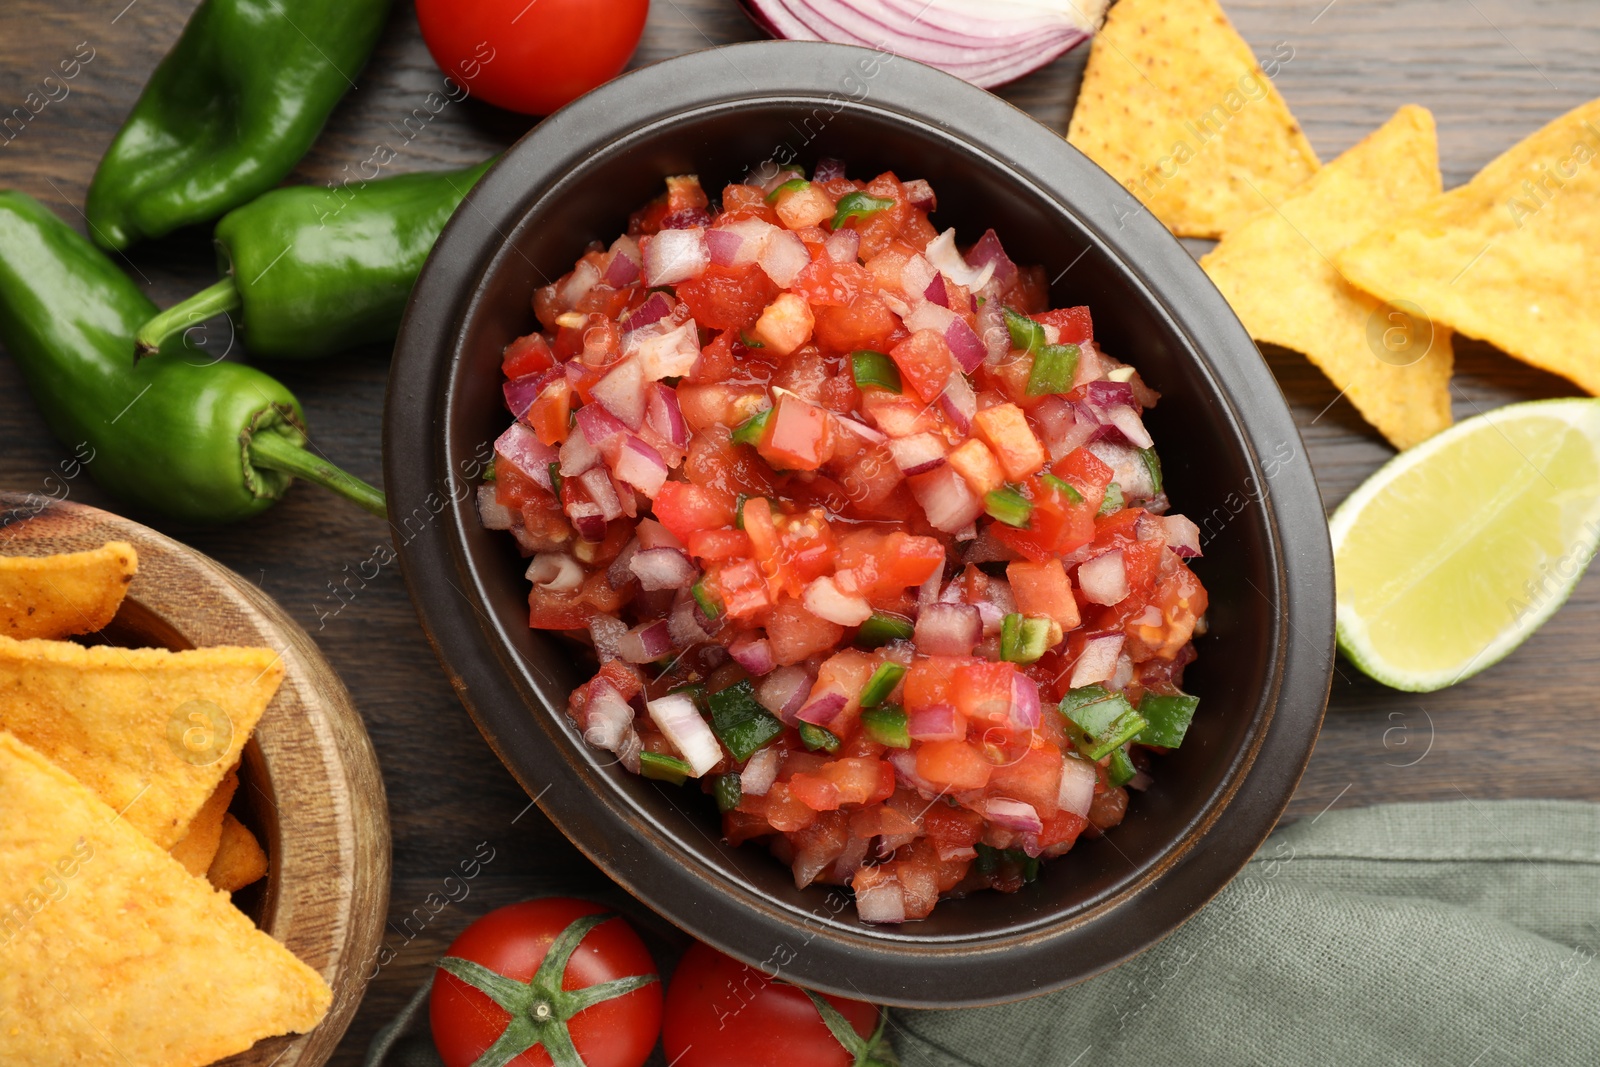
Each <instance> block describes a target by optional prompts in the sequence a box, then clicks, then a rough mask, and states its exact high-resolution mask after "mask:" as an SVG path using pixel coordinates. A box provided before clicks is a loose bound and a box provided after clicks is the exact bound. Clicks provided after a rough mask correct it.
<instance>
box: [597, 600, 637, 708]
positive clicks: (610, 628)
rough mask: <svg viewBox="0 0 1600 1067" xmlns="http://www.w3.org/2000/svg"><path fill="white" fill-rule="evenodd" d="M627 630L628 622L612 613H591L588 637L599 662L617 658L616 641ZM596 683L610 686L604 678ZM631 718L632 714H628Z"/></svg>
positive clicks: (620, 638)
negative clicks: (592, 643)
mask: <svg viewBox="0 0 1600 1067" xmlns="http://www.w3.org/2000/svg"><path fill="white" fill-rule="evenodd" d="M627 632H628V624H627V623H625V622H623V621H622V620H621V619H619V618H616V617H615V616H612V615H591V616H590V617H589V639H590V640H591V641H593V642H594V654H595V656H596V657H598V658H599V660H600V662H601V663H609V662H611V661H612V660H614V659H617V658H618V653H617V642H619V641H621V640H622V636H623V635H624V634H626V633H627ZM595 682H596V684H597V685H606V686H610V684H611V683H609V682H607V681H606V680H605V679H604V678H596V679H595ZM629 718H630V719H632V715H631V714H630V715H629Z"/></svg>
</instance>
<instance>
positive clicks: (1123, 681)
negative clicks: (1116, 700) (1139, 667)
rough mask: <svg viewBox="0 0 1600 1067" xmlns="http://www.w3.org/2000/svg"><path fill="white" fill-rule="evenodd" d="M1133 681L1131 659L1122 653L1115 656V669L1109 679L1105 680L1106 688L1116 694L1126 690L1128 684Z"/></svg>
mask: <svg viewBox="0 0 1600 1067" xmlns="http://www.w3.org/2000/svg"><path fill="white" fill-rule="evenodd" d="M1131 681H1133V659H1132V658H1131V657H1130V656H1129V655H1128V654H1127V653H1126V652H1122V653H1119V654H1118V655H1117V669H1116V670H1114V671H1112V672H1111V677H1110V678H1108V679H1106V687H1107V688H1108V689H1115V690H1117V691H1118V692H1121V691H1122V690H1124V689H1126V688H1128V683H1129V682H1131Z"/></svg>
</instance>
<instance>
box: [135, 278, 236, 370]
mask: <svg viewBox="0 0 1600 1067" xmlns="http://www.w3.org/2000/svg"><path fill="white" fill-rule="evenodd" d="M240 303H242V300H241V298H240V296H239V287H238V286H237V285H235V284H234V282H233V276H232V275H229V276H228V277H226V278H223V279H222V280H221V281H220V282H218V283H217V284H215V285H211V286H207V287H206V288H204V289H202V290H200V291H199V292H198V293H196V294H194V295H193V296H191V297H190V298H189V299H187V300H184V301H180V302H179V303H176V304H173V305H172V306H171V307H169V308H168V309H167V310H165V311H163V312H161V313H160V314H158V315H157V316H156V317H155V318H153V319H151V320H150V321H149V322H147V323H145V324H144V325H143V326H141V327H139V332H138V333H136V334H134V335H133V348H134V352H133V358H134V361H135V362H138V361H139V360H140V359H143V358H144V357H145V356H153V355H155V354H156V353H157V352H159V351H161V346H162V345H163V344H165V343H166V342H167V340H168V339H169V338H170V337H172V335H173V334H176V333H182V332H183V331H184V330H187V329H188V328H189V327H191V326H193V325H195V324H196V323H201V322H204V321H206V320H207V319H209V318H210V317H211V316H213V315H220V314H221V313H222V312H224V311H233V310H234V309H235V308H237V307H238V306H239V305H240Z"/></svg>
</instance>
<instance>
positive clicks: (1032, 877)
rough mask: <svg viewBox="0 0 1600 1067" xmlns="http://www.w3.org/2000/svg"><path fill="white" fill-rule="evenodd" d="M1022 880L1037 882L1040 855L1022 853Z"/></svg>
mask: <svg viewBox="0 0 1600 1067" xmlns="http://www.w3.org/2000/svg"><path fill="white" fill-rule="evenodd" d="M1022 880H1023V881H1024V882H1037V881H1038V880H1039V857H1038V856H1030V855H1028V854H1027V853H1026V852H1024V853H1023V854H1022Z"/></svg>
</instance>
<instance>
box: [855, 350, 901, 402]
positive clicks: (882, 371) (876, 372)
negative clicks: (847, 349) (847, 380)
mask: <svg viewBox="0 0 1600 1067" xmlns="http://www.w3.org/2000/svg"><path fill="white" fill-rule="evenodd" d="M850 371H851V373H852V374H854V375H855V379H856V385H857V386H859V387H860V388H862V389H865V388H866V387H867V386H869V385H873V386H877V387H878V388H879V389H887V390H889V392H891V393H898V392H900V388H901V386H900V368H899V367H896V366H895V365H894V360H892V359H890V358H889V357H888V356H886V355H884V354H883V353H882V352H873V351H871V350H870V349H865V348H864V349H862V350H861V351H859V352H853V353H851V355H850Z"/></svg>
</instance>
